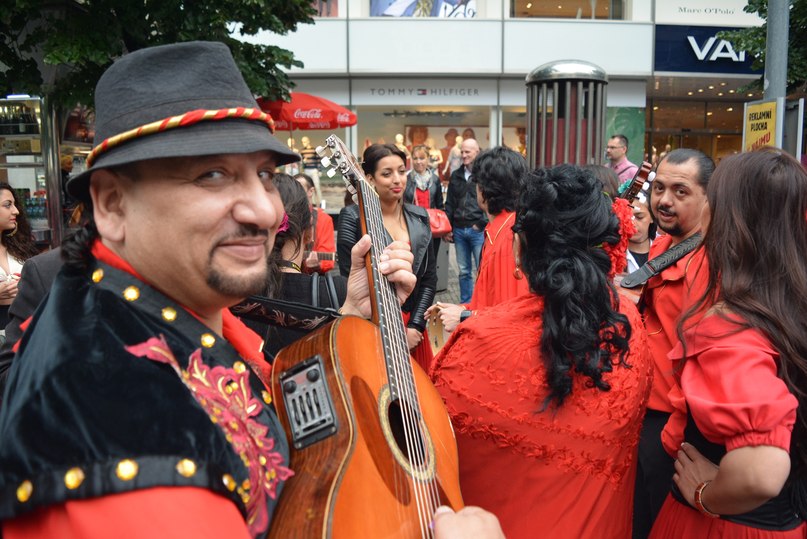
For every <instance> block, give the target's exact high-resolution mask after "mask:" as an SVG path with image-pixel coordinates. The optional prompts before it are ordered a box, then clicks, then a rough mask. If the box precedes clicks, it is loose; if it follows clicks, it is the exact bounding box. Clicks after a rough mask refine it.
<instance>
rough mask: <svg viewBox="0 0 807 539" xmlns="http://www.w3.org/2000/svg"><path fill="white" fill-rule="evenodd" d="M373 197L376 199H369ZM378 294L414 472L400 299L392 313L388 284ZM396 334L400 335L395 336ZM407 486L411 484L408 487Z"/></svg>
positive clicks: (419, 504)
mask: <svg viewBox="0 0 807 539" xmlns="http://www.w3.org/2000/svg"><path fill="white" fill-rule="evenodd" d="M370 196H373V195H370ZM379 210H380V208H378V207H377V206H373V207H372V211H373V219H374V224H375V226H376V234H374V235H373V237H374V238H377V239H378V240H379V241H378V242H377V251H376V252H377V253H381V252H383V251H382V249H383V247H384V246H383V244H382V243H381V241H380V239H381V238H384V239H385V240H386V234H385V233H384V232H382V231H383V230H384V228H383V215H380V211H379ZM377 284H378V286H377V290H379V295H380V300H381V302H380V303H381V306H380V309H381V310H382V311H384V312H385V313H387V318H389V323H388V324H386V325H384V326H383V327H384V328H385V330H386V331H388V336H389V337H391V338H389V339H387V341H386V342H387V344H389V345H390V346H391V348H390V349H389V350H388V351H387V352H388V354H389V359H390V364H391V367H392V369H393V370H394V371H395V372H394V374H393V373H390V374H392V375H393V377H394V381H395V392H396V397H397V398H398V404H399V406H400V411H401V414H402V415H401V417H402V420H403V424H402V426H403V428H404V437H405V440H406V451H407V458H408V460H409V462H410V465H411V466H412V467H413V468H414V463H415V462H416V458H417V457H416V456H415V455H414V454H413V449H416V448H417V447H418V446H416V445H415V444H414V443H413V439H414V433H415V432H416V431H415V430H414V425H413V421H412V411H411V409H410V406H409V405H410V397H409V396H408V395H409V393H410V392H409V391H408V388H407V387H406V383H407V381H408V380H407V379H406V377H405V376H404V369H403V366H402V365H401V363H402V361H401V360H400V358H402V357H403V352H404V350H402V348H403V345H402V343H403V342H406V341H405V330H404V329H403V321H402V318H401V317H400V316H399V315H397V314H394V313H395V310H399V309H400V306H399V305H397V299H396V300H395V304H396V306H397V309H395V310H393V308H392V304H391V300H390V298H389V295H390V294H389V292H390V289H391V287H390V286H389V284H386V286H385V285H382V284H381V283H380V281H379V283H377ZM396 334H397V335H396ZM410 476H411V478H412V487H413V489H414V494H415V506H416V508H417V509H418V511H417V514H418V524H419V525H420V530H421V536H423V534H424V532H426V530H428V528H427V527H426V519H425V518H424V509H425V508H424V500H425V499H426V498H425V496H424V493H423V492H422V490H423V489H422V486H421V485H420V483H419V482H418V481H417V479H416V478H415V477H414V473H410ZM407 484H408V483H407Z"/></svg>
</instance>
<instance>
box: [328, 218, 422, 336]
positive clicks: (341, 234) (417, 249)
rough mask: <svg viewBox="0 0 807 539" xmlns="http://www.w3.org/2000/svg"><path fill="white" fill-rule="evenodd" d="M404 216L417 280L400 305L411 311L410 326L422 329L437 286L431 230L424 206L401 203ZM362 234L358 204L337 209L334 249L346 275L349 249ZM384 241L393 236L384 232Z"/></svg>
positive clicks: (389, 240)
mask: <svg viewBox="0 0 807 539" xmlns="http://www.w3.org/2000/svg"><path fill="white" fill-rule="evenodd" d="M404 217H405V218H406V227H407V228H408V229H409V244H410V245H411V246H412V254H414V256H415V260H414V261H413V262H412V271H413V272H414V273H415V276H417V284H416V285H415V289H414V290H413V291H412V294H410V296H409V298H407V300H406V301H405V302H404V304H403V306H402V307H401V308H402V309H403V310H404V311H405V312H408V313H411V317H410V318H409V323H408V324H407V326H408V327H410V328H415V329H417V330H418V331H421V332H422V331H423V330H424V329H425V328H426V320H425V319H424V318H423V315H424V314H425V312H426V309H428V308H429V306H430V305H431V304H432V302H433V301H434V292H435V289H436V288H437V260H435V258H434V255H433V253H432V250H431V248H430V244H431V241H432V232H431V228H430V227H429V214H428V213H426V210H425V209H423V208H421V207H419V206H413V205H411V204H404ZM360 237H361V231H360V224H359V207H358V206H357V205H355V204H354V205H353V206H347V207H346V208H344V209H342V211H341V212H340V213H339V227H338V232H337V235H336V253H337V258H338V259H339V272H340V273H341V274H342V275H344V276H345V277H347V276H348V275H349V274H350V250H351V249H352V248H353V246H354V245H355V244H356V242H357V241H359V238H360ZM387 243H388V244H389V243H392V237H391V236H390V235H389V234H387Z"/></svg>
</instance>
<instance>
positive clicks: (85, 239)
mask: <svg viewBox="0 0 807 539" xmlns="http://www.w3.org/2000/svg"><path fill="white" fill-rule="evenodd" d="M95 104H96V140H95V147H94V149H93V151H92V153H91V154H90V156H89V158H88V160H87V161H88V165H89V168H88V170H87V171H86V172H85V173H83V174H80V175H78V176H76V177H75V178H72V179H71V181H70V183H69V184H68V190H69V192H70V194H71V195H73V196H75V197H76V198H78V199H80V200H82V201H83V202H84V203H85V205H86V206H87V208H88V210H91V214H92V219H91V220H90V223H89V224H88V225H87V226H86V227H85V228H84V229H82V230H81V231H79V232H78V233H77V234H76V235H75V236H74V237H73V238H72V239H71V240H70V241H67V242H65V244H64V245H63V248H62V251H63V256H64V259H65V266H64V269H63V270H62V271H61V272H60V274H59V275H58V276H57V278H56V281H55V282H54V285H53V288H52V289H51V293H50V296H49V297H48V299H47V300H45V302H44V303H43V304H42V305H41V306H40V308H39V310H38V311H37V313H36V314H35V315H34V317H33V318H32V320H31V323H30V325H29V326H28V328H27V329H26V333H25V335H24V336H23V338H22V340H21V344H20V349H19V354H18V356H17V358H16V360H15V362H14V365H13V367H12V370H11V373H10V377H9V380H8V386H7V389H6V393H5V396H4V402H3V407H2V412H1V413H0V521H2V532H3V534H4V537H5V538H6V539H8V538H16V537H23V536H25V537H79V536H80V537H113V536H119V535H121V534H124V535H126V536H129V537H135V536H138V537H139V536H142V537H180V536H181V537H250V536H252V537H259V536H263V535H264V534H265V533H266V531H267V530H268V528H269V524H270V521H271V516H272V512H273V510H274V507H275V505H276V502H277V498H278V496H279V494H280V491H281V488H282V485H283V482H284V480H285V479H287V478H288V477H289V476H290V475H292V474H293V472H292V470H290V469H289V468H288V465H289V455H288V444H287V441H286V439H285V436H284V434H283V432H282V429H281V427H280V425H279V423H278V421H277V417H276V416H275V414H274V411H273V409H272V408H271V407H270V406H269V403H271V401H272V395H270V394H269V392H268V389H267V385H266V383H267V381H268V375H269V366H268V364H267V363H266V362H265V361H264V360H263V357H262V354H261V346H262V342H261V340H260V338H258V337H257V335H255V334H254V333H252V332H250V331H249V330H248V329H247V328H246V327H245V326H243V325H242V324H241V323H240V322H239V321H238V320H237V319H235V318H234V317H233V316H232V315H231V314H230V313H229V311H228V310H227V307H229V306H230V305H233V304H235V303H237V302H238V301H240V300H241V299H243V298H244V297H246V296H247V295H249V294H252V293H256V292H258V291H259V290H261V289H262V288H263V286H264V283H265V279H266V273H267V257H268V254H269V253H270V251H271V249H272V243H273V239H274V235H275V233H276V232H277V230H278V228H279V227H281V226H283V225H282V223H283V221H284V215H285V214H284V211H283V206H282V203H281V200H280V197H279V195H278V193H277V191H276V190H275V188H274V185H273V183H272V174H273V171H274V169H275V167H277V166H279V165H283V164H285V163H289V162H292V161H295V160H297V159H298V156H297V155H296V154H294V153H293V152H291V151H290V150H289V149H288V148H287V147H286V146H284V145H283V144H281V143H280V142H278V141H277V140H276V139H275V138H274V137H273V136H272V135H271V133H270V124H271V119H270V118H269V117H268V116H267V115H266V114H264V113H263V112H261V111H260V109H259V108H258V106H257V104H256V102H255V100H254V99H253V97H252V95H251V93H250V92H249V90H248V88H247V86H246V84H245V83H244V81H243V79H242V77H241V75H240V73H239V72H238V69H237V67H236V65H235V62H234V61H233V59H232V56H231V55H230V52H229V50H228V49H227V47H226V46H224V45H222V44H219V43H203V42H195V43H183V44H177V45H167V46H162V47H154V48H150V49H144V50H141V51H137V52H134V53H132V54H129V55H127V56H124V57H123V58H122V59H120V60H119V61H117V62H116V63H115V64H114V65H113V66H112V67H110V68H109V69H108V70H107V71H106V73H105V74H104V75H103V76H102V77H101V79H100V81H99V83H98V86H97V88H96V94H95ZM369 247H370V242H369V238H367V237H365V238H363V239H362V241H360V242H359V243H358V244H357V246H356V248H354V249H353V252H352V257H353V272H352V273H351V276H350V279H349V283H348V298H347V300H346V302H345V304H344V305H343V307H342V311H343V312H344V313H349V314H358V315H365V316H366V315H368V314H369V299H368V291H367V288H368V287H367V283H366V271H365V269H364V267H363V264H364V262H363V255H364V254H365V253H366V252H367V251H368V250H369ZM388 255H389V259H388V260H387V261H386V264H381V266H380V269H381V270H382V272H383V273H385V274H386V275H387V277H388V279H389V280H390V281H392V282H395V283H396V284H398V285H399V286H398V287H397V288H398V289H399V295H400V296H404V297H405V296H406V295H407V294H408V293H409V292H411V290H412V288H413V286H414V281H415V277H414V275H413V274H412V272H411V261H412V256H411V253H410V252H409V251H408V248H407V247H406V246H405V245H402V244H398V243H394V244H392V245H391V246H390V247H389V248H388Z"/></svg>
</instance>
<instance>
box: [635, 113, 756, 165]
mask: <svg viewBox="0 0 807 539" xmlns="http://www.w3.org/2000/svg"><path fill="white" fill-rule="evenodd" d="M650 103H651V109H652V112H651V114H648V116H647V132H648V144H647V146H646V147H647V148H650V149H651V153H656V154H657V155H658V154H661V153H663V152H665V151H669V150H671V149H672V150H674V149H676V148H693V149H696V150H700V151H702V152H703V153H705V154H706V155H708V156H710V157H711V158H712V159H714V160H715V162H718V161H720V159H722V158H723V157H726V156H727V155H731V154H734V153H737V152H739V151H740V150H741V148H742V129H743V127H742V118H743V104H742V102H733V101H667V100H662V99H653V100H651V101H650ZM653 150H655V152H653Z"/></svg>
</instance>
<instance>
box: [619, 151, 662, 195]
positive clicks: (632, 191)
mask: <svg viewBox="0 0 807 539" xmlns="http://www.w3.org/2000/svg"><path fill="white" fill-rule="evenodd" d="M652 170H653V165H652V164H650V163H648V162H647V161H644V162H642V166H640V167H639V169H638V170H637V171H636V175H635V176H634V177H633V179H632V180H631V181H630V184H629V185H628V187H627V188H626V189H625V191H624V192H623V193H622V194H621V195H619V198H624V199H626V200H627V201H628V202H629V203H630V202H632V201H633V199H634V198H636V195H638V194H639V191H641V190H642V188H643V187H644V184H645V183H646V182H648V181H652V178H651V174H655V173H653V172H652Z"/></svg>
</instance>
